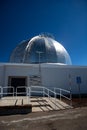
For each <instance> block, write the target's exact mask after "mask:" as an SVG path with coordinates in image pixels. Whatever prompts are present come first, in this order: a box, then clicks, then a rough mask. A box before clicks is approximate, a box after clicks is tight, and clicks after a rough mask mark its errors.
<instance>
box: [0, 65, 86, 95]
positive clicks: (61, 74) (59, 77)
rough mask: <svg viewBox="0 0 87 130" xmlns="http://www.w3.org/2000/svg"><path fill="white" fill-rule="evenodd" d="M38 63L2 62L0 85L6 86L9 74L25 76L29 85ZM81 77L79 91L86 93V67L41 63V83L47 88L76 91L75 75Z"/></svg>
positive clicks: (77, 90)
mask: <svg viewBox="0 0 87 130" xmlns="http://www.w3.org/2000/svg"><path fill="white" fill-rule="evenodd" d="M38 74H39V67H38V65H21V64H4V65H2V66H0V86H8V77H9V76H26V77H27V86H30V78H29V77H30V76H31V75H38ZM78 76H80V77H81V84H80V88H81V93H87V67H79V66H66V65H54V64H42V65H41V81H42V85H43V86H45V87H49V88H54V87H59V88H64V89H68V90H70V88H71V90H72V93H76V94H77V93H78V92H79V89H78V84H77V82H76V77H78Z"/></svg>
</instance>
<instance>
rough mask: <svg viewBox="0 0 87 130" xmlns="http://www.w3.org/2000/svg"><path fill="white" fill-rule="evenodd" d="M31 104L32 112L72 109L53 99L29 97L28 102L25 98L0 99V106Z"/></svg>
mask: <svg viewBox="0 0 87 130" xmlns="http://www.w3.org/2000/svg"><path fill="white" fill-rule="evenodd" d="M28 103H29V104H32V112H38V111H51V110H61V109H67V108H72V107H71V106H70V105H68V104H66V103H64V102H63V101H60V100H59V99H55V98H52V97H50V98H48V97H31V98H30V101H29V99H28V97H26V96H17V97H3V98H2V99H0V106H15V105H20V106H21V105H26V104H28Z"/></svg>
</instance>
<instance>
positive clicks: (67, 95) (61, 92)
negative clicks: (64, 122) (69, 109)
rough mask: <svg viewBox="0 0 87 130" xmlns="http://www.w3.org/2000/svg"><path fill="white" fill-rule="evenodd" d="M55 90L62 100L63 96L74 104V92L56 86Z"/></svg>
mask: <svg viewBox="0 0 87 130" xmlns="http://www.w3.org/2000/svg"><path fill="white" fill-rule="evenodd" d="M54 92H55V93H56V94H57V95H59V98H60V100H62V97H63V98H65V99H67V100H69V101H70V105H71V106H72V94H71V91H69V90H65V89H62V88H54Z"/></svg>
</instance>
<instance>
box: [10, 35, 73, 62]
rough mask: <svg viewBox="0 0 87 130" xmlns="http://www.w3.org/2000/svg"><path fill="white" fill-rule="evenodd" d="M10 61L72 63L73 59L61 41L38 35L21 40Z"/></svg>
mask: <svg viewBox="0 0 87 130" xmlns="http://www.w3.org/2000/svg"><path fill="white" fill-rule="evenodd" d="M10 62H12V63H39V62H40V63H62V64H71V59H70V56H69V54H68V52H67V51H66V49H65V48H64V47H63V46H62V45H61V44H60V43H59V42H57V41H55V40H54V39H52V38H51V37H48V36H36V37H33V38H32V39H31V40H27V41H23V42H21V43H20V44H19V45H18V46H17V47H16V48H15V49H14V50H13V52H12V54H11V56H10Z"/></svg>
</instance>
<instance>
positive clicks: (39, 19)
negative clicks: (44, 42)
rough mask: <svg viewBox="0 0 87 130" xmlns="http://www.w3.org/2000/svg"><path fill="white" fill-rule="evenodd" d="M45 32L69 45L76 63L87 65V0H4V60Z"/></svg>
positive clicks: (0, 7) (0, 1)
mask: <svg viewBox="0 0 87 130" xmlns="http://www.w3.org/2000/svg"><path fill="white" fill-rule="evenodd" d="M43 32H48V33H51V34H52V35H53V36H54V37H55V40H57V41H58V42H60V43H61V44H62V45H63V46H64V47H65V48H66V50H67V51H68V53H69V54H70V57H71V60H72V64H73V65H87V0H0V62H8V61H9V56H10V54H11V52H12V50H13V49H14V48H15V47H16V46H17V44H18V43H20V42H21V41H22V40H26V39H29V38H32V37H33V36H36V35H38V34H40V33H43Z"/></svg>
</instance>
